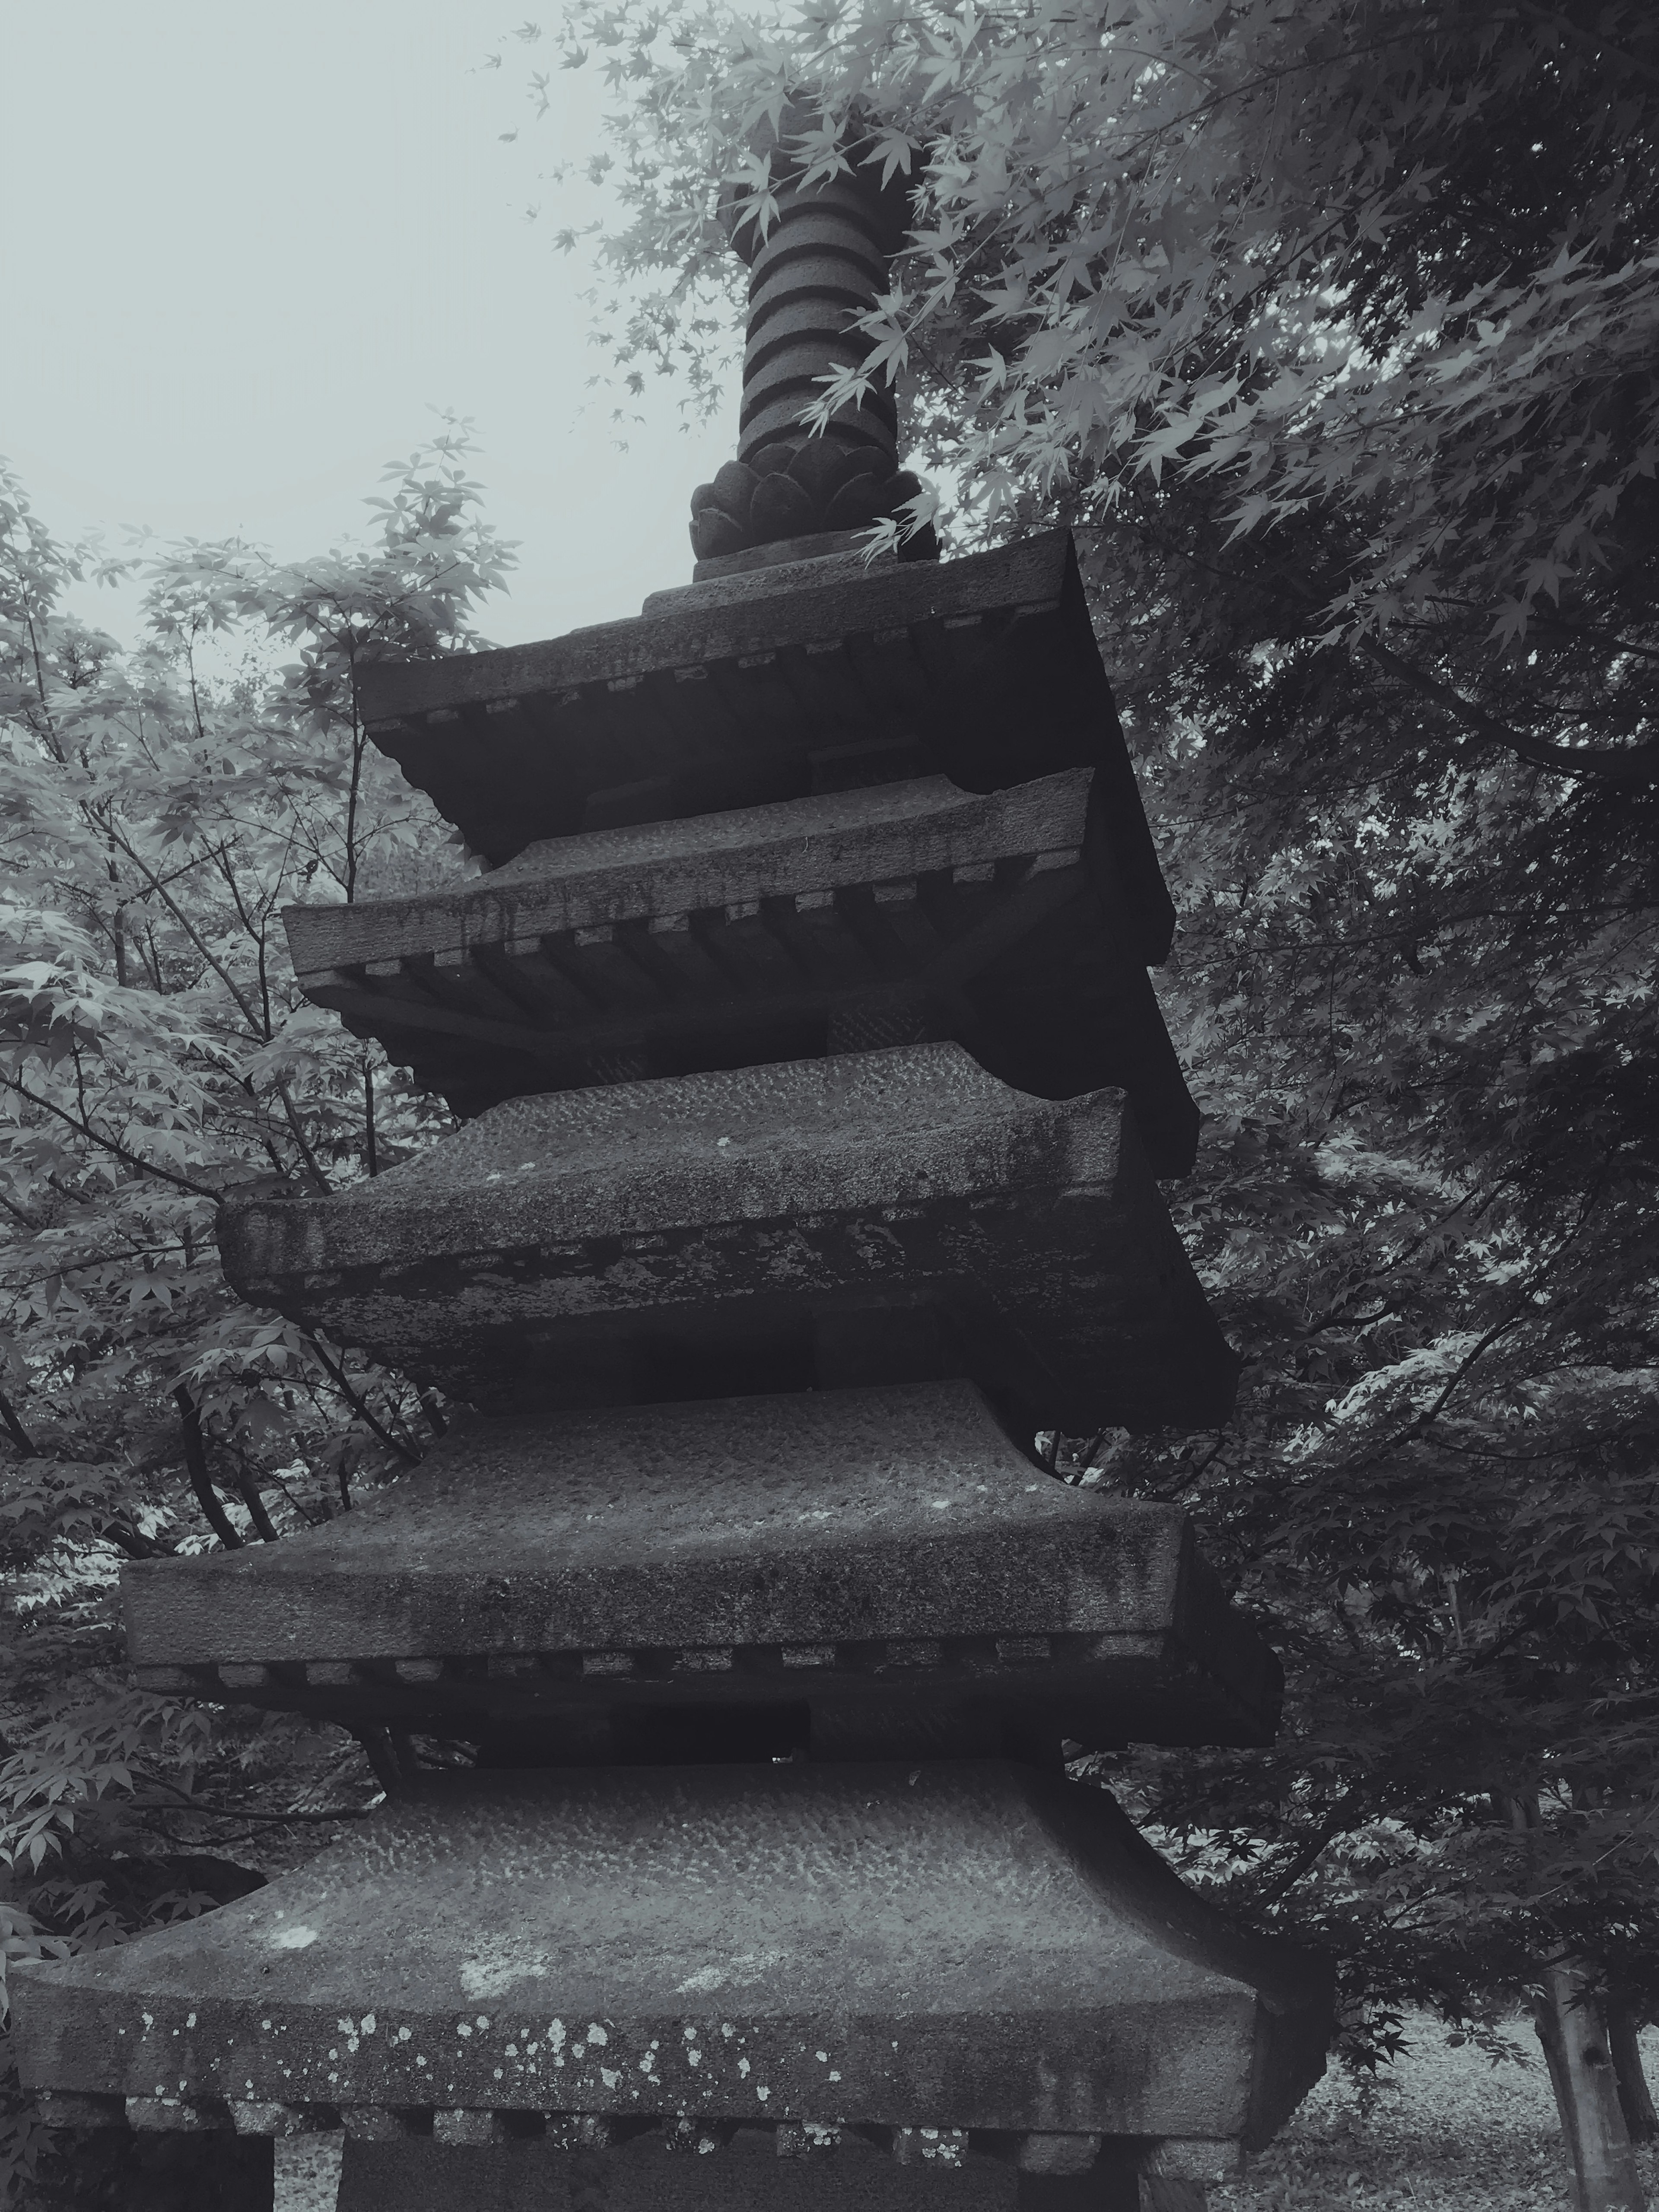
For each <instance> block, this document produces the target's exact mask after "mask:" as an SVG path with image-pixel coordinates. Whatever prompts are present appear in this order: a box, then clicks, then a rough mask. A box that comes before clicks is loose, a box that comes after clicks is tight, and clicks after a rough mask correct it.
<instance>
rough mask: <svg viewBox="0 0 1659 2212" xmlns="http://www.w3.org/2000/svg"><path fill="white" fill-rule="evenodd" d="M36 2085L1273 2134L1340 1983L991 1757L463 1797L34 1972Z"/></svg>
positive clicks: (587, 1781) (1089, 1797)
mask: <svg viewBox="0 0 1659 2212" xmlns="http://www.w3.org/2000/svg"><path fill="white" fill-rule="evenodd" d="M14 2006H15V2012H14V2021H15V2027H14V2033H15V2039H16V2040H15V2049H16V2052H17V2059H18V2064H19V2069H20V2072H21V2078H22V2081H23V2082H24V2083H25V2085H26V2086H27V2087H31V2088H45V2087H51V2088H53V2089H60V2088H62V2089H71V2090H80V2089H88V2088H90V2089H95V2090H101V2091H108V2090H112V2089H113V2090H121V2091H124V2092H125V2093H127V2094H129V2095H132V2096H137V2097H155V2096H157V2095H163V2096H167V2097H172V2098H178V2099H180V2100H187V2101H191V2102H197V2103H203V2102H206V2101H210V2100H225V2099H229V2098H233V2097H234V2098H237V2099H246V2100H254V2101H258V2100H274V2101H277V2102H295V2103H311V2104H322V2103H326V2104H330V2105H332V2106H337V2107H339V2106H354V2105H359V2104H364V2105H371V2106H376V2107H380V2108H386V2107H390V2108H394V2109H396V2108H410V2107H413V2108H420V2109H423V2110H425V2111H428V2112H431V2111H434V2110H440V2111H446V2112H454V2111H471V2112H512V2111H514V2110H526V2111H530V2112H600V2113H603V2112H617V2113H619V2114H623V2115H629V2116H634V2115H638V2116H656V2117H658V2118H678V2116H680V2115H682V2114H688V2113H689V2114H696V2115H699V2116H702V2117H703V2118H707V2119H709V2120H715V2121H750V2122H752V2121H765V2122H769V2123H773V2124H775V2123H777V2122H779V2121H782V2120H789V2119H811V2120H821V2121H828V2122H830V2123H835V2122H838V2121H852V2122H860V2123H870V2122H877V2123H881V2124H885V2125H888V2126H893V2127H912V2128H924V2129H925V2128H938V2129H942V2130H943V2129H993V2130H1010V2131H1017V2132H1022V2133H1023V2132H1025V2131H1029V2130H1039V2131H1045V2132H1048V2131H1052V2132H1056V2133H1062V2134H1095V2135H1100V2136H1183V2137H1209V2138H1215V2139H1218V2140H1224V2141H1239V2140H1243V2141H1245V2142H1257V2141H1260V2140H1261V2139H1263V2138H1264V2137H1265V2136H1267V2134H1268V2133H1270V2132H1271V2130H1273V2127H1275V2126H1276V2125H1277V2124H1278V2123H1279V2120H1280V2119H1282V2118H1283V2117H1284V2115H1285V2113H1286V2112H1288V2111H1289V2110H1290V2109H1291V2106H1292V2105H1293V2104H1294V2102H1295V2100H1296V2099H1297V2097H1298V2096H1299V2095H1300V2094H1301V2093H1302V2092H1303V2091H1304V2089H1305V2088H1306V2087H1307V2086H1308V2084H1309V2083H1310V2081H1312V2080H1314V2079H1316V2077H1317V2075H1318V2074H1319V2072H1320V2070H1321V2068H1322V2062H1323V2051H1324V2048H1325V2040H1326V2032H1327V2027H1328V1977H1327V1976H1325V1975H1324V1974H1322V1972H1321V1971H1320V1970H1319V1969H1318V1968H1317V1967H1316V1966H1312V1965H1311V1964H1310V1963H1309V1962H1308V1961H1307V1960H1305V1959H1304V1958H1303V1957H1302V1956H1301V1955H1300V1954H1296V1953H1293V1952H1291V1951H1290V1950H1289V1949H1288V1948H1287V1947H1284V1946H1280V1945H1277V1944H1273V1943H1269V1942H1261V1941H1260V1940H1247V1939H1243V1938H1241V1937H1238V1936H1234V1935H1232V1934H1231V1932H1230V1931H1228V1930H1227V1929H1225V1927H1224V1926H1223V1924H1222V1923H1219V1922H1218V1920H1217V1919H1216V1918H1215V1917H1214V1916H1213V1915H1212V1914H1211V1913H1210V1912H1209V1911H1207V1909H1206V1908H1205V1907H1204V1906H1203V1905H1201V1904H1200V1901H1199V1900H1198V1899H1196V1898H1195V1897H1194V1896H1193V1895H1192V1894H1191V1893H1188V1892H1187V1891H1185V1890H1184V1889H1183V1888H1182V1886H1181V1884H1180V1883H1179V1882H1178V1881H1176V1878H1175V1877H1174V1876H1173V1875H1171V1874H1170V1872H1169V1871H1168V1869H1166V1868H1165V1867H1164V1865H1163V1864H1162V1863H1161V1862H1160V1861H1159V1860H1158V1858H1157V1857H1156V1856H1155V1855H1154V1854H1153V1853H1152V1851H1151V1850H1148V1848H1147V1847H1146V1844H1143V1843H1142V1842H1141V1841H1140V1839H1139V1837H1138V1836H1137V1835H1136V1834H1135V1832H1134V1831H1133V1828H1132V1827H1131V1826H1129V1824H1128V1823H1127V1821H1126V1820H1124V1819H1123V1817H1122V1815H1121V1814H1120V1813H1119V1812H1118V1811H1117V1808H1115V1805H1114V1804H1113V1803H1112V1802H1111V1800H1110V1799H1109V1797H1108V1796H1106V1795H1105V1794H1104V1793H1103V1791H1099V1790H1092V1789H1089V1788H1086V1787H1084V1786H1082V1785H1079V1784H1069V1783H1066V1782H1062V1781H1060V1780H1058V1779H1055V1778H1050V1777H1048V1776H1046V1775H1043V1774H1042V1773H1040V1772H1038V1771H1036V1770H1035V1769H1033V1768H1030V1767H1022V1766H1018V1765H1008V1764H1003V1763H1000V1762H995V1761H987V1762H968V1763H961V1764H958V1763H952V1762H944V1763H939V1764H933V1765H920V1766H916V1767H912V1768H908V1769H907V1768H906V1767H903V1766H841V1767H836V1766H815V1765H764V1766H746V1767H745V1766H707V1767H701V1768H679V1769H675V1768H656V1769H646V1768H634V1769H622V1768H613V1769H611V1770H610V1771H602V1772H588V1771H580V1770H579V1771H565V1772H553V1773H542V1774H537V1775H526V1776H495V1777H490V1776H483V1775H477V1774H474V1775H471V1776H467V1777H461V1778H446V1779H444V1780H441V1781H435V1782H433V1783H432V1784H428V1786H427V1788H426V1790H425V1791H424V1792H423V1794H422V1796H421V1797H420V1798H419V1799H417V1800H415V1801H411V1802H398V1803H394V1804H392V1805H388V1806H387V1807H386V1808H385V1809H384V1810H382V1811H381V1812H380V1813H379V1814H376V1815H375V1816H374V1817H373V1819H372V1820H370V1821H369V1822H368V1823H366V1824H365V1826H364V1827H363V1829H362V1831H361V1832H358V1833H356V1834H354V1835H352V1836H351V1837H349V1838H347V1839H346V1840H345V1841H344V1842H343V1843H340V1844H336V1845H334V1846H332V1847H331V1848H330V1849H329V1850H325V1851H324V1852H323V1853H322V1854H321V1855H320V1856H319V1857H318V1858H316V1859H315V1860H313V1862H312V1863H310V1864H309V1865H307V1866H306V1867H304V1868H302V1869H299V1870H297V1871H296V1872H295V1873H292V1874H289V1875H284V1876H283V1877H282V1878H281V1879H280V1880H278V1881H275V1882H273V1883H271V1884H270V1887H267V1888H265V1889H264V1890H261V1891H259V1892H258V1893H257V1895H255V1896H254V1897H252V1898H249V1899H243V1900H241V1901H240V1902H238V1903H236V1904H233V1905H225V1906H223V1907H222V1908H221V1909H220V1910H219V1911H216V1912H213V1913H210V1914H208V1915H206V1916H204V1917H203V1918H202V1919H200V1920H197V1921H191V1922H187V1923H180V1924H179V1926H177V1927H173V1928H168V1929H161V1930H158V1931H156V1932H155V1933H153V1934H150V1935H148V1936H142V1937H140V1938H139V1939H138V1940H137V1941H136V1942H131V1943H128V1944H125V1945H123V1946H121V1947H119V1948H116V1949H113V1950H109V1951H102V1952H97V1953H93V1954H88V1955H83V1956H82V1957H81V1958H79V1959H76V1960H72V1961H70V1962H67V1963H64V1964H54V1965H50V1966H40V1965H33V1966H27V1967H22V1968H19V1969H17V1970H16V1978H15V1984H14Z"/></svg>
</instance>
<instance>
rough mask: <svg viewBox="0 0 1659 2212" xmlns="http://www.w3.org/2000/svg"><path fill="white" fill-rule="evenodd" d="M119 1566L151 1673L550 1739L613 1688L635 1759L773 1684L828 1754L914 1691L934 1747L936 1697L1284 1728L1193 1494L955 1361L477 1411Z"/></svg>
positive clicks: (132, 1644) (775, 1698) (382, 1716)
mask: <svg viewBox="0 0 1659 2212" xmlns="http://www.w3.org/2000/svg"><path fill="white" fill-rule="evenodd" d="M123 1588H124V1591H125V1601H126V1613H127V1630H128V1634H127V1650H128V1655H129V1656H130V1658H131V1660H132V1662H134V1664H135V1665H137V1668H138V1669H139V1673H140V1679H141V1680H143V1681H144V1682H145V1683H146V1684H147V1685H148V1686H150V1687H152V1688H156V1689H163V1690H170V1691H173V1692H187V1693H194V1694H197V1695H201V1696H207V1697H211V1698H224V1697H227V1696H228V1697H230V1698H233V1699H235V1698H240V1697H243V1696H246V1695H249V1694H252V1696H253V1697H254V1698H256V1699H257V1700H258V1702H260V1703H262V1704H264V1705H273V1706H300V1707H303V1708H306V1709H307V1710H310V1711H316V1712H319V1713H321V1714H325V1715H326V1716H329V1717H336V1718H338V1717H342V1716H344V1717H356V1718H369V1719H373V1720H376V1721H389V1722H391V1723H393V1724H394V1725H399V1726H406V1725H408V1724H409V1717H410V1716H411V1715H414V1714H417V1713H420V1712H422V1711H425V1712H428V1713H442V1714H447V1715H449V1716H451V1717H452V1719H453V1716H456V1715H458V1714H467V1713H471V1714H472V1715H475V1716H478V1717H480V1719H481V1722H482V1723H483V1724H484V1725H486V1726H491V1727H495V1728H499V1727H500V1726H501V1725H502V1724H504V1723H507V1722H528V1721H530V1720H532V1719H534V1718H536V1717H538V1716H539V1717H549V1716H551V1717H553V1724H552V1727H551V1729H550V1737H551V1739H552V1740H553V1741H557V1739H558V1735H559V1726H560V1723H559V1720H558V1716H561V1715H562V1716H564V1717H565V1723H564V1724H565V1729H566V1733H567V1734H568V1737H569V1740H570V1741H572V1742H576V1741H584V1740H585V1741H593V1740H594V1735H595V1729H594V1727H593V1720H594V1717H595V1716H597V1715H598V1714H599V1710H600V1709H601V1708H605V1709H606V1710H607V1711H608V1708H609V1706H610V1705H611V1704H612V1703H614V1702H615V1701H616V1700H617V1699H622V1700H623V1701H624V1702H625V1703H626V1704H627V1705H629V1714H628V1715H626V1716H624V1717H623V1720H622V1722H621V1723H619V1724H618V1725H617V1727H616V1728H615V1729H606V1730H605V1731H603V1732H602V1733H603V1734H604V1735H605V1736H607V1737H608V1740H609V1741H610V1744H611V1750H612V1752H613V1754H614V1755H616V1756H618V1757H627V1756H629V1755H630V1753H631V1755H632V1756H633V1757H635V1758H637V1757H639V1756H640V1755H641V1747H643V1746H644V1745H645V1744H646V1743H647V1741H651V1740H653V1731H654V1732H655V1735H657V1736H659V1737H661V1738H662V1739H664V1740H665V1741H671V1740H672V1737H673V1733H674V1729H675V1725H676V1721H675V1716H676V1712H677V1711H681V1710H683V1709H688V1708H690V1707H692V1706H695V1707H696V1708H698V1709H699V1712H700V1711H701V1709H702V1708H703V1707H704V1706H706V1705H718V1706H720V1707H722V1708H724V1709H727V1710H729V1709H731V1708H732V1707H733V1706H735V1705H750V1706H758V1705H775V1704H776V1703H777V1702H779V1701H780V1700H782V1701H799V1702H802V1703H804V1704H805V1705H807V1706H808V1707H809V1708H810V1710H811V1718H812V1726H811V1729H809V1731H808V1736H807V1741H808V1746H809V1747H810V1748H811V1750H812V1751H813V1753H814V1755H818V1754H819V1753H822V1752H823V1750H824V1749H825V1747H827V1746H829V1745H834V1744H837V1743H840V1744H842V1745H846V1744H848V1743H851V1744H854V1745H856V1744H858V1743H859V1742H860V1741H862V1740H863V1739H864V1738H865V1737H866V1735H867V1734H868V1731H869V1730H870V1729H872V1728H891V1727H893V1726H895V1725H902V1723H894V1722H893V1721H891V1720H890V1718H886V1717H884V1716H888V1715H890V1711H891V1708H892V1707H893V1705H894V1704H895V1702H896V1701H898V1702H900V1703H902V1704H903V1705H904V1706H905V1707H906V1713H905V1716H904V1718H905V1719H906V1720H908V1719H909V1718H910V1717H911V1716H912V1715H914V1716H915V1725H916V1726H917V1727H918V1728H920V1729H921V1740H923V1741H926V1740H927V1732H928V1730H929V1729H930V1728H931V1727H932V1725H933V1721H932V1715H931V1711H930V1706H937V1707H939V1708H940V1709H947V1708H948V1709H950V1710H951V1711H956V1712H957V1713H958V1714H963V1709H964V1708H967V1707H972V1708H974V1709H975V1711H978V1712H980V1713H981V1714H982V1715H983V1723H981V1724H982V1725H988V1726H989V1727H990V1729H992V1731H993V1735H994V1732H995V1730H996V1729H997V1728H998V1727H999V1726H1000V1724H1001V1722H1002V1719H1003V1717H1004V1716H1005V1715H1006V1714H1009V1713H1012V1714H1015V1715H1016V1716H1018V1717H1024V1716H1028V1715H1031V1716H1035V1715H1036V1714H1039V1713H1042V1712H1048V1711H1052V1712H1053V1713H1054V1715H1055V1723H1054V1731H1053V1733H1054V1740H1055V1741H1059V1739H1060V1736H1061V1735H1069V1736H1072V1737H1073V1738H1074V1739H1076V1740H1079V1741H1083V1742H1085V1743H1091V1744H1099V1743H1102V1742H1121V1741H1129V1740H1136V1741H1157V1742H1160V1743H1170V1742H1186V1743H1204V1742H1247V1743H1266V1742H1270V1741H1272V1739H1273V1725H1274V1722H1275V1719H1276V1717H1277V1707H1278V1692H1279V1667H1278V1662H1277V1661H1276V1660H1275V1658H1274V1657H1273V1654H1272V1652H1271V1651H1269V1650H1267V1648H1266V1647H1265V1646H1264V1645H1263V1644H1261V1643H1260V1642H1259V1641H1258V1640H1257V1639H1256V1638H1255V1636H1254V1635H1253V1634H1252V1632H1250V1630H1249V1628H1248V1627H1247V1626H1246V1625H1245V1623H1244V1622H1243V1620H1242V1619H1241V1618H1240V1617H1239V1616H1238V1615H1237V1614H1236V1613H1234V1612H1233V1611H1232V1610H1231V1607H1229V1605H1228V1603H1227V1601H1226V1599H1225V1595H1224V1593H1223V1591H1222V1589H1221V1588H1220V1585H1219V1583H1218V1582H1217V1581H1216V1579H1215V1577H1214V1576H1213V1574H1212V1572H1211V1571H1210V1569H1209V1568H1208V1567H1207V1566H1206V1564H1205V1562H1204V1561H1203V1560H1202V1559H1200V1557H1199V1555H1198V1553H1197V1552H1196V1550H1195V1549H1194V1542H1193V1537H1192V1533H1191V1529H1190V1527H1189V1525H1188V1522H1187V1520H1186V1518H1185V1516H1184V1515H1183V1514H1182V1512H1181V1511H1180V1510H1179V1509H1178V1508H1177V1507H1176V1506H1173V1505H1165V1504H1151V1503H1143V1502H1141V1501H1139V1500H1136V1499H1132V1498H1121V1497H1115V1496H1111V1495H1109V1494H1107V1493H1104V1492H1101V1491H1099V1490H1095V1489H1086V1488H1085V1489H1079V1488H1077V1487H1074V1486H1072V1485H1071V1484H1068V1483H1066V1482H1063V1481H1060V1480H1058V1479H1057V1478H1056V1477H1055V1476H1054V1475H1052V1474H1047V1473H1046V1472H1043V1471H1042V1470H1040V1469H1038V1468H1035V1467H1034V1466H1033V1465H1032V1464H1031V1462H1030V1460H1029V1459H1027V1458H1026V1457H1025V1456H1024V1454H1022V1453H1021V1452H1019V1451H1018V1450H1017V1449H1015V1447H1014V1446H1013V1444H1012V1443H1010V1441H1009V1440H1008V1438H1007V1437H1006V1435H1005V1434H1004V1433H1003V1431H1002V1430H1001V1428H1000V1426H999V1425H998V1423H997V1421H996V1419H995V1418H994V1415H993V1413H991V1410H990V1408H989V1407H987V1404H986V1402H985V1400H984V1398H983V1397H982V1395H981V1393H980V1392H979V1391H978V1390H976V1389H975V1388H974V1386H973V1385H972V1384H971V1383H963V1382H953V1383H910V1384H905V1385H900V1386H896V1387H890V1388H887V1389H842V1390H819V1391H807V1392H804V1393H801V1394H799V1395H769V1396H764V1397H755V1398H738V1399H730V1398H727V1399H713V1400H702V1401H694V1402H691V1403H690V1404H680V1405H673V1406H651V1407H605V1408H603V1409H599V1410H595V1411H592V1412H583V1413H557V1414H553V1415H549V1416H539V1417H522V1416H521V1417H520V1418H518V1419H509V1420H505V1421H501V1420H497V1421H490V1420H483V1419H471V1420H470V1421H466V1422H465V1423H464V1424H462V1425H459V1426H457V1427H456V1428H455V1429H453V1431H452V1432H451V1434H450V1435H449V1436H448V1437H446V1438H445V1439H444V1440H443V1442H441V1443H439V1444H437V1445H436V1446H435V1448H434V1449H432V1450H431V1451H430V1452H429V1453H428V1455H427V1458H426V1459H425V1461H424V1462H422V1466H421V1467H420V1468H419V1469H418V1470H417V1471H416V1473H414V1474H408V1475H405V1476H404V1477H403V1478H402V1479H401V1480H398V1481H397V1482H395V1483H393V1484H392V1485H391V1486H389V1487H388V1488H386V1489H385V1490H382V1491H380V1492H375V1493H374V1494H372V1495H370V1496H368V1497H367V1498H364V1499H363V1500H362V1502H361V1503H360V1504H358V1505H357V1506H356V1508H355V1509H354V1510H352V1511H351V1512H350V1513H349V1514H346V1515H344V1516H342V1517H341V1518H339V1519H338V1520H336V1521H333V1522H327V1523H325V1524H324V1525H323V1526H322V1527H320V1528H313V1529H310V1530H308V1531H306V1532H304V1533H302V1534H299V1535H297V1536H292V1537H289V1539H288V1540H287V1541H285V1542H283V1543H282V1544H279V1545H274V1546H264V1545H259V1546H255V1547H249V1548H246V1549H244V1550H241V1551H237V1552H222V1553H211V1554H204V1555H203V1556H201V1557H199V1558H191V1559H167V1560H158V1561H147V1562H144V1563H143V1564H139V1565H131V1566H129V1567H128V1568H127V1569H126V1570H125V1575H124V1577H123ZM665 1701H666V1702H665ZM832 1707H834V1708H837V1709H838V1710H836V1711H831V1710H830V1708H832ZM878 1709H879V1710H878ZM685 1724H686V1725H687V1726H689V1727H690V1729H693V1730H695V1729H696V1727H697V1726H698V1725H699V1713H688V1717H687V1720H686V1723H685ZM965 1724H967V1722H966V1719H965V1717H964V1718H959V1719H958V1720H957V1723H954V1725H955V1726H957V1728H958V1729H959V1728H960V1727H962V1726H963V1725H965ZM894 1755H896V1753H895V1754H894ZM549 1763H550V1764H557V1763H562V1762H560V1761H558V1760H555V1759H550V1761H549Z"/></svg>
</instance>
